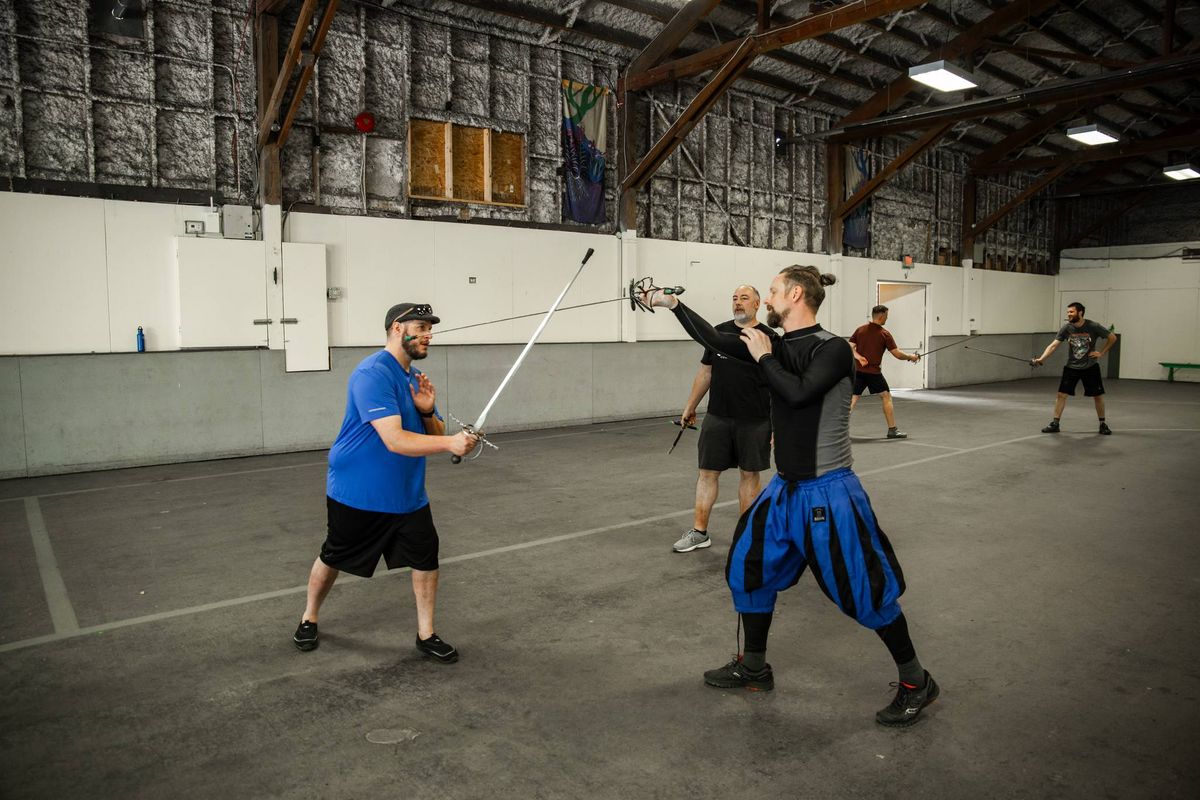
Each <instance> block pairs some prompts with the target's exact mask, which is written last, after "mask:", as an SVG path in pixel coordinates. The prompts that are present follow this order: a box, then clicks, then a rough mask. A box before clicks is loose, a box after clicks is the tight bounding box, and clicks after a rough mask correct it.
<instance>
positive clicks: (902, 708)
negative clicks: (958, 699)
mask: <svg viewBox="0 0 1200 800" xmlns="http://www.w3.org/2000/svg"><path fill="white" fill-rule="evenodd" d="M890 685H891V686H895V687H896V696H895V698H893V699H892V703H891V705H889V706H888V707H887V708H885V709H882V710H881V711H878V712H876V714H875V721H876V722H878V723H879V724H880V725H886V726H888V727H889V728H907V727H908V726H909V725H912V724H913V723H915V722H916V721H917V717H919V716H920V715H921V709H923V708H925V706H927V705H929V704H930V703H932V702H933V701H934V700H937V699H938V695H939V694H941V692H942V690H941V689H940V688H939V687H938V685H937V681H935V680H934V679H933V677H932V676H931V675H930V674H929V670H925V688H924V689H918V688H917V687H915V686H909V685H908V684H907V683H893V684H890Z"/></svg>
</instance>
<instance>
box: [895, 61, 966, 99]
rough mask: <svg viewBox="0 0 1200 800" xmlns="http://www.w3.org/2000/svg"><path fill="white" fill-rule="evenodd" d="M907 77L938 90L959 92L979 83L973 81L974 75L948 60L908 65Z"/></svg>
mask: <svg viewBox="0 0 1200 800" xmlns="http://www.w3.org/2000/svg"><path fill="white" fill-rule="evenodd" d="M908 77H910V78H912V79H913V80H914V81H917V82H919V83H923V84H925V85H926V86H931V87H933V88H934V89H937V90H938V91H939V92H961V91H962V90H963V89H974V88H975V87H976V86H978V85H979V84H978V83H976V82H975V76H974V75H972V74H971V73H969V72H967V71H966V70H965V69H963V68H962V67H959V66H956V65H954V64H951V63H949V62H948V61H931V62H929V63H928V64H920V65H918V66H915V67H909V68H908Z"/></svg>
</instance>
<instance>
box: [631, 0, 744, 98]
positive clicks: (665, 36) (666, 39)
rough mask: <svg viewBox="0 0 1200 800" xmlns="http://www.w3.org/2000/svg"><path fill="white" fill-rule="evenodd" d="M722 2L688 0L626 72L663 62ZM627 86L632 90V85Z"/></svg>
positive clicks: (633, 73)
mask: <svg viewBox="0 0 1200 800" xmlns="http://www.w3.org/2000/svg"><path fill="white" fill-rule="evenodd" d="M720 4H721V0H688V3H687V4H686V5H684V6H683V7H682V8H680V9H679V11H678V12H676V13H675V15H674V16H672V17H671V19H670V20H669V21H668V22H667V24H666V25H664V26H663V28H662V30H660V31H659V32H658V34H657V35H656V36H655V37H654V38H653V39H651V40H650V42H649V44H647V45H646V46H645V47H644V48H642V52H640V53H638V54H637V56H635V57H634V59H633V60H632V61H630V62H629V66H628V68H626V70H625V74H626V75H636V74H637V73H639V72H644V71H645V70H647V69H649V68H650V67H653V66H655V65H656V64H659V63H661V62H662V60H663V59H664V58H666V57H667V56H669V55H671V53H674V52H675V49H676V48H677V47H679V45H680V43H682V42H683V40H684V39H686V38H687V36H688V34H689V33H691V32H692V31H693V30H694V29H695V27H696V26H697V25H698V24H700V20H702V19H704V18H705V17H706V16H708V14H709V12H711V11H712V10H713V9H714V8H716V7H717V6H718V5H720ZM626 88H627V89H628V90H630V91H632V89H631V88H630V87H628V86H627V87H626Z"/></svg>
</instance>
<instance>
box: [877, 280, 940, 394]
mask: <svg viewBox="0 0 1200 800" xmlns="http://www.w3.org/2000/svg"><path fill="white" fill-rule="evenodd" d="M925 289H926V286H925V284H923V283H894V282H890V281H878V282H877V283H876V298H877V299H876V301H875V302H877V303H879V304H880V305H884V306H887V307H888V321H887V325H886V326H885V327H887V329H888V330H889V331H891V334H892V338H893V339H895V340H896V347H898V348H900V349H901V350H903V351H904V352H905V353H920V352H923V351H924V350H925V342H926V340H927V339H928V337H927V335H926V330H925V324H926V323H925ZM883 377H884V378H885V379H886V380H887V382H888V386H890V387H891V388H893V389H924V388H925V360H924V359H921V361H919V362H917V363H916V364H914V363H912V362H911V361H900V360H899V359H896V358H893V357H892V356H891V355H890V354H885V355H884V357H883Z"/></svg>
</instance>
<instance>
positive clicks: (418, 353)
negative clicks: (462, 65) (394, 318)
mask: <svg viewBox="0 0 1200 800" xmlns="http://www.w3.org/2000/svg"><path fill="white" fill-rule="evenodd" d="M419 341H420V340H419V339H413V340H412V341H409V342H403V341H402V342H401V343H400V346H401V347H403V348H404V352H406V353H408V357H409V358H411V359H412V360H413V361H419V360H421V359H422V358H425V357H426V356H428V355H429V352H428V350H425V351H422V350H421V345H419V344H417V342H419Z"/></svg>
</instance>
